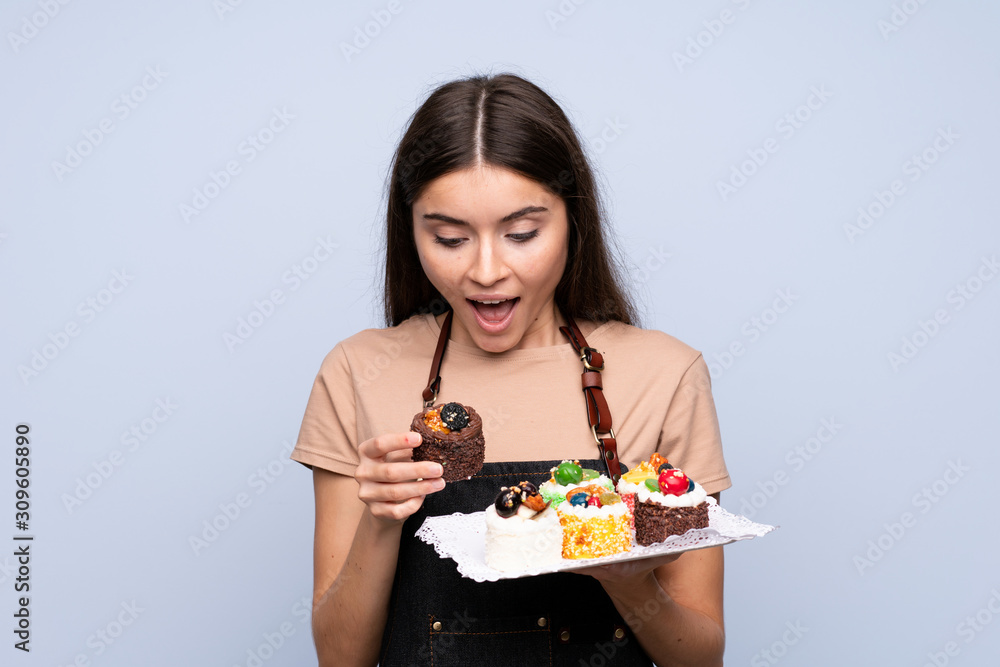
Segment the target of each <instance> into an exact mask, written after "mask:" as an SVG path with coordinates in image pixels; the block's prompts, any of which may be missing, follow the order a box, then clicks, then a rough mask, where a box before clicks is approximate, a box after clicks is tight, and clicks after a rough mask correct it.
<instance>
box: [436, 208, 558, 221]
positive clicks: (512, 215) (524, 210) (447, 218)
mask: <svg viewBox="0 0 1000 667" xmlns="http://www.w3.org/2000/svg"><path fill="white" fill-rule="evenodd" d="M548 210H549V209H547V208H545V207H544V206H525V207H524V208H522V209H519V210H517V211H514V212H513V213H508V214H507V215H505V216H504V217H502V218H501V219H500V222H502V223H503V222H510V221H511V220H517V219H518V218H523V217H524V216H526V215H530V214H532V213H543V212H545V211H548ZM424 220H440V221H441V222H449V223H451V224H453V225H468V224H469V223H468V222H466V221H465V220H459V219H458V218H453V217H451V216H450V215H445V214H444V213H424Z"/></svg>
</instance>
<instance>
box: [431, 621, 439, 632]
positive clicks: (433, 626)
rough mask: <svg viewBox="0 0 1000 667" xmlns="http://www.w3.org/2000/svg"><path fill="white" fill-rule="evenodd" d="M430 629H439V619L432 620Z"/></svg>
mask: <svg viewBox="0 0 1000 667" xmlns="http://www.w3.org/2000/svg"><path fill="white" fill-rule="evenodd" d="M431 629H433V630H440V629H441V621H434V625H432V626H431Z"/></svg>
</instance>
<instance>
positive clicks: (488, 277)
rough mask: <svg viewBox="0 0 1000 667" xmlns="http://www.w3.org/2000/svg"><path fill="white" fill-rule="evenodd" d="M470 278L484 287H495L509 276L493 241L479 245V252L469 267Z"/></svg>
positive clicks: (485, 241)
mask: <svg viewBox="0 0 1000 667" xmlns="http://www.w3.org/2000/svg"><path fill="white" fill-rule="evenodd" d="M468 276H469V278H470V279H471V280H472V281H473V282H475V283H477V284H479V285H482V286H483V287H490V286H492V285H495V284H496V283H498V282H500V281H501V280H503V279H504V278H505V277H506V276H507V264H506V263H505V262H504V259H503V256H502V254H501V252H500V250H499V249H498V248H497V247H496V246H495V244H494V243H493V242H492V241H490V240H484V241H483V242H482V243H480V244H479V251H478V252H477V253H476V255H475V259H474V260H473V263H472V266H471V267H469V272H468Z"/></svg>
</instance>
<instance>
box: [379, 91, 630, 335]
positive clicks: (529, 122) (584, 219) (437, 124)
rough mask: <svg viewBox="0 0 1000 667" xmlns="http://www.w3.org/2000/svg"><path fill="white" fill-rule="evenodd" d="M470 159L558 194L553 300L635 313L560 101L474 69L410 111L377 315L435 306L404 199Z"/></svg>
mask: <svg viewBox="0 0 1000 667" xmlns="http://www.w3.org/2000/svg"><path fill="white" fill-rule="evenodd" d="M479 164H485V165H490V166H496V167H502V168H505V169H510V170H511V171H514V172H516V173H518V174H521V175H522V176H524V177H526V178H530V179H531V180H533V181H536V182H538V183H540V184H541V185H543V186H545V187H546V188H548V189H549V190H551V191H552V192H553V193H555V194H557V195H559V196H560V197H562V198H563V200H564V201H565V202H566V214H567V217H568V218H569V255H568V259H567V262H566V271H565V273H563V276H562V280H561V281H560V282H559V285H558V286H557V287H556V294H555V301H556V305H557V306H558V307H559V308H560V309H561V310H562V312H563V313H564V314H567V315H570V316H572V317H574V318H577V319H586V320H593V321H597V322H606V321H608V320H619V321H621V322H625V323H626V324H634V323H636V320H637V317H636V309H635V305H634V304H633V302H632V300H631V298H630V297H629V295H628V293H627V291H626V290H625V289H624V281H623V280H622V276H621V271H620V269H619V267H618V265H617V264H616V263H615V261H614V258H613V255H612V252H611V249H610V246H609V243H608V240H607V238H606V237H607V234H606V232H605V230H604V225H603V220H604V211H603V209H602V206H601V201H600V197H599V196H598V191H597V187H596V184H595V182H594V175H593V172H592V171H591V168H590V164H589V163H588V161H587V158H586V156H585V155H584V152H583V150H582V148H581V146H580V140H579V138H578V137H577V135H576V132H575V131H574V130H573V126H572V124H570V122H569V119H568V118H567V117H566V114H565V113H563V110H562V109H561V108H560V107H559V105H558V104H556V102H555V101H554V100H553V99H552V98H551V97H549V96H548V95H547V94H546V93H545V92H544V91H543V90H542V89H540V88H539V87H538V86H536V85H534V84H533V83H531V82H529V81H526V80H524V79H522V78H521V77H519V76H515V75H513V74H499V75H495V76H474V77H470V78H467V79H461V80H458V81H452V82H450V83H446V84H444V85H442V86H440V87H439V88H437V89H436V90H435V91H434V92H433V93H431V95H430V97H428V98H427V101H425V102H424V103H423V104H422V105H421V106H420V108H419V109H417V111H416V113H414V114H413V117H412V118H411V119H410V124H409V127H408V128H407V130H406V132H405V134H404V135H403V138H402V140H401V141H400V142H399V146H398V147H397V149H396V154H395V156H394V157H393V162H392V169H391V171H390V176H389V184H388V190H389V191H388V211H387V216H386V217H387V220H386V222H387V226H386V245H385V247H386V256H385V293H384V299H385V319H386V323H387V324H388V325H389V326H395V325H396V324H399V323H400V322H402V321H403V320H405V319H406V318H408V317H410V316H411V315H413V314H415V313H421V312H423V313H426V312H434V313H439V312H443V311H444V310H446V309H447V308H448V305H447V303H446V302H445V300H444V299H443V298H442V297H441V294H440V293H439V292H438V291H437V289H435V288H434V286H433V285H432V284H431V282H430V281H429V280H428V279H427V276H426V275H425V274H424V270H423V268H422V267H421V266H420V259H419V257H418V256H417V248H416V245H415V243H414V240H413V202H414V201H415V200H416V199H417V198H418V197H419V196H420V194H421V193H422V192H423V190H424V188H425V187H426V186H427V185H428V184H429V183H430V182H431V181H433V180H434V179H436V178H438V177H440V176H444V175H445V174H449V173H452V172H455V171H460V170H462V169H466V168H469V167H473V166H476V165H479Z"/></svg>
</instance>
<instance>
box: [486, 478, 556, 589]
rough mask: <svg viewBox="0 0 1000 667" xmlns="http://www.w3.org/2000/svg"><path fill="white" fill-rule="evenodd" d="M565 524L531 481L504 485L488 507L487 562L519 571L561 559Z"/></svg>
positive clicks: (507, 569)
mask: <svg viewBox="0 0 1000 667" xmlns="http://www.w3.org/2000/svg"><path fill="white" fill-rule="evenodd" d="M562 544H563V537H562V526H560V524H559V517H558V516H557V515H556V512H555V510H553V509H552V508H550V507H549V504H548V503H547V502H545V500H543V499H542V497H541V495H539V493H538V489H536V488H535V485H534V484H532V483H531V482H521V483H520V484H518V485H517V486H511V487H506V486H504V487H501V488H500V494H499V495H498V496H497V498H496V501H495V502H494V503H493V504H492V505H490V506H489V507H487V508H486V564H487V565H488V566H489V567H492V568H493V569H494V570H500V571H501V572H516V571H519V570H527V569H530V568H535V567H542V566H545V565H552V564H554V563H558V562H559V561H560V560H562Z"/></svg>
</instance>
